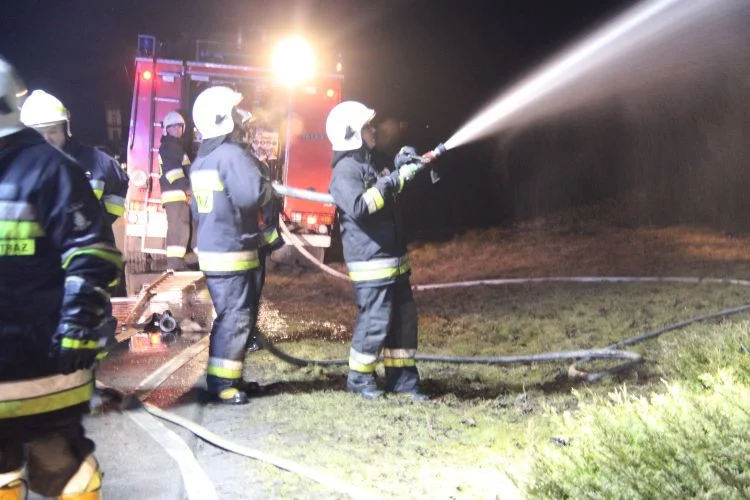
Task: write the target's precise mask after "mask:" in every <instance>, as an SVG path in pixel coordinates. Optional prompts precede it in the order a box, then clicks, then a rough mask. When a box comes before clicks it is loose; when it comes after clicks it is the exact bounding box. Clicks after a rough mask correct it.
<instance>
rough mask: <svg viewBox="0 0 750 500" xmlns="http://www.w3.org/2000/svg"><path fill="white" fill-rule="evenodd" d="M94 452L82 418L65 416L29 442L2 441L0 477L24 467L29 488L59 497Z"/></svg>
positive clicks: (3, 439) (0, 439) (20, 440)
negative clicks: (82, 423) (85, 432)
mask: <svg viewBox="0 0 750 500" xmlns="http://www.w3.org/2000/svg"><path fill="white" fill-rule="evenodd" d="M0 425H2V420H0ZM93 451H94V442H93V441H91V440H90V439H88V438H87V437H86V436H85V434H84V430H83V426H82V425H81V418H80V417H66V418H64V419H61V420H60V421H58V422H56V423H55V424H54V426H50V428H49V429H48V430H47V431H40V432H39V433H38V434H36V435H35V436H33V437H29V438H28V439H26V440H22V439H17V438H13V437H10V436H8V435H5V436H3V437H2V438H0V474H5V473H8V472H12V471H16V470H19V469H21V468H22V467H24V465H25V466H26V473H27V478H28V482H29V489H30V490H31V491H34V492H36V493H38V494H40V495H42V496H45V497H56V496H58V495H59V494H60V493H61V492H62V491H63V488H65V485H66V484H67V483H68V481H69V480H70V478H71V477H73V475H74V474H75V473H76V472H77V471H78V469H79V468H80V466H81V464H82V463H83V461H84V460H86V457H88V456H89V455H90V454H91V453H92V452H93Z"/></svg>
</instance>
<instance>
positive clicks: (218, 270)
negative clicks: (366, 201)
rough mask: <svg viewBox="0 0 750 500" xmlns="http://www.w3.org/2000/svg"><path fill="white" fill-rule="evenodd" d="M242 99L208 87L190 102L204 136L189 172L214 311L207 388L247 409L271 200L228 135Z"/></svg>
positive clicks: (252, 164) (239, 118)
mask: <svg viewBox="0 0 750 500" xmlns="http://www.w3.org/2000/svg"><path fill="white" fill-rule="evenodd" d="M241 100H242V94H240V93H238V92H235V91H234V90H232V89H230V88H228V87H222V86H219V87H211V88H208V89H206V90H204V91H203V92H201V94H200V95H198V97H197V98H196V100H195V104H194V106H193V122H194V123H195V126H196V128H197V129H198V131H199V132H200V134H201V137H202V142H201V145H200V148H199V149H198V155H197V157H196V159H195V161H194V162H193V165H192V167H191V169H190V183H191V185H192V188H193V199H192V210H193V214H194V215H195V216H196V217H197V219H198V264H199V265H200V269H201V271H203V273H204V274H205V275H206V284H207V286H208V291H209V293H210V294H211V299H212V301H213V303H214V308H215V309H216V318H215V319H214V324H213V327H212V329H211V341H210V346H209V360H208V368H207V375H206V385H207V388H208V391H209V393H210V394H211V395H212V396H213V398H214V399H215V400H216V401H218V402H221V403H226V404H244V403H247V394H246V393H245V391H244V389H247V388H248V387H249V385H248V384H247V383H245V382H243V380H242V369H243V366H244V360H245V353H246V350H247V345H248V341H249V338H250V335H251V333H252V331H253V329H254V328H255V323H256V321H257V316H258V301H259V295H260V292H259V290H258V283H259V281H258V280H259V277H258V273H259V268H260V262H259V259H258V246H259V245H260V227H259V217H260V209H261V207H262V206H263V205H265V204H266V203H267V202H268V200H269V199H270V197H271V196H272V194H271V192H272V189H271V186H270V184H268V183H267V181H265V180H264V179H263V177H262V176H261V175H260V171H259V169H258V165H257V162H256V161H255V160H254V158H253V156H252V155H250V154H249V153H248V151H247V150H246V149H245V148H244V147H243V146H242V145H241V144H237V143H236V142H235V141H233V140H232V132H233V131H234V130H235V128H236V127H238V126H239V125H241V124H242V122H243V121H246V120H247V119H248V117H249V113H248V112H247V111H244V110H242V109H240V108H238V105H239V103H240V101H241Z"/></svg>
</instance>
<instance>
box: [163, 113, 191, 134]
mask: <svg viewBox="0 0 750 500" xmlns="http://www.w3.org/2000/svg"><path fill="white" fill-rule="evenodd" d="M180 124H182V125H183V126H184V125H185V119H184V118H183V117H182V115H181V114H180V113H178V112H177V111H170V112H169V113H167V114H166V115H164V119H163V120H162V121H161V134H162V135H167V128H168V127H171V126H172V125H180Z"/></svg>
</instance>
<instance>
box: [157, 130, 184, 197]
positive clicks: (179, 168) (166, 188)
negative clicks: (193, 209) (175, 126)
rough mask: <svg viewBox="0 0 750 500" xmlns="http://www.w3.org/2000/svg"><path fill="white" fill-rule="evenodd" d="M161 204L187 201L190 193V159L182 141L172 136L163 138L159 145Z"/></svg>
mask: <svg viewBox="0 0 750 500" xmlns="http://www.w3.org/2000/svg"><path fill="white" fill-rule="evenodd" d="M159 169H160V172H159V173H160V174H161V177H160V178H159V186H160V187H161V202H162V203H172V202H175V201H182V202H185V201H187V199H188V198H187V195H186V193H187V192H188V191H190V180H189V178H188V174H189V172H190V159H189V158H188V157H187V155H186V154H185V151H184V149H183V147H182V140H181V139H178V138H177V137H172V136H171V135H165V136H164V137H162V138H161V144H160V145H159Z"/></svg>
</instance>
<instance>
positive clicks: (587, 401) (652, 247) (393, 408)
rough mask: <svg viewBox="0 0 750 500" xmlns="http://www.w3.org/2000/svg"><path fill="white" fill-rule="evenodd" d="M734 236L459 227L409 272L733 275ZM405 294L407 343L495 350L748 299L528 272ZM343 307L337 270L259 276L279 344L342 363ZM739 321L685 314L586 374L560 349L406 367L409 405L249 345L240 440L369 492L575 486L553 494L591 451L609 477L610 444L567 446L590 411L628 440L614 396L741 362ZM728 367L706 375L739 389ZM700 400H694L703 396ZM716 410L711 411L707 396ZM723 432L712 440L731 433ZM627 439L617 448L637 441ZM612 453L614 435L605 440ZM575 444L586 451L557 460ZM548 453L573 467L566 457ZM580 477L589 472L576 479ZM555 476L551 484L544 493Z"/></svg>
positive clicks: (731, 288)
mask: <svg viewBox="0 0 750 500" xmlns="http://www.w3.org/2000/svg"><path fill="white" fill-rule="evenodd" d="M574 222H575V221H574ZM552 227H554V228H555V229H554V230H551V228H552ZM561 228H565V229H564V230H563V229H561ZM749 243H750V241H748V240H745V239H741V238H740V239H738V238H732V239H729V238H726V237H724V236H723V235H722V234H719V233H714V232H711V231H708V230H702V229H690V228H667V229H638V230H623V229H616V228H612V227H605V226H593V227H592V226H584V225H581V224H579V223H577V222H575V223H570V221H559V220H558V221H552V222H544V221H542V222H541V223H540V222H537V223H535V224H531V225H527V226H525V227H520V228H516V229H515V230H513V231H501V230H488V231H482V232H474V233H469V234H465V235H462V236H460V237H457V238H455V239H454V240H452V241H450V242H448V243H443V244H440V245H438V244H418V245H414V248H412V251H411V256H412V263H413V268H414V277H413V282H414V283H435V282H447V281H458V280H466V279H479V278H501V277H531V276H535V277H545V276H577V275H589V276H596V275H603V276H697V277H718V278H739V279H747V278H750V244H749ZM415 296H416V301H417V305H418V308H419V313H420V342H421V344H420V352H422V353H438V354H446V355H447V354H455V355H506V354H530V353H539V352H546V351H562V350H568V349H581V348H591V347H603V346H605V345H607V344H610V343H612V342H615V341H618V340H621V339H623V338H628V337H632V336H635V335H637V334H639V333H642V332H644V331H648V330H651V329H654V328H657V327H660V326H663V325H666V324H670V323H673V322H676V321H680V320H683V319H687V318H690V317H693V316H697V315H702V314H706V313H709V312H712V311H716V310H720V309H724V308H728V307H734V306H739V305H744V304H750V287H743V286H738V285H717V284H706V283H700V284H673V283H650V284H644V283H629V284H596V283H593V284H575V283H552V284H550V283H541V284H523V285H512V286H482V287H476V288H466V289H449V290H435V291H425V292H416V295H415ZM355 312H356V311H355V308H354V305H353V301H352V292H351V289H350V285H349V284H348V283H343V282H339V281H336V280H335V279H334V278H330V277H328V276H327V275H324V274H322V273H318V272H310V271H304V272H303V271H299V270H294V269H285V268H282V267H277V268H275V269H274V270H272V272H271V273H270V276H269V279H268V285H267V289H266V292H265V297H264V309H263V315H262V325H263V327H264V329H265V330H266V332H267V333H268V334H269V336H270V337H272V338H274V339H276V340H277V341H278V342H279V344H278V345H279V346H280V347H281V348H283V349H285V350H287V351H288V352H289V353H291V354H293V355H296V356H300V357H305V358H315V359H323V358H328V359H331V358H333V359H344V358H346V355H347V352H348V341H349V339H350V331H351V326H352V324H353V319H354V315H355ZM749 320H750V315H747V314H740V315H736V316H731V317H728V318H726V319H724V320H721V321H719V320H716V321H710V322H704V323H698V324H694V325H691V326H689V327H687V328H685V329H682V330H677V331H674V332H670V333H666V334H664V335H663V336H661V337H659V338H657V339H655V340H651V341H648V342H644V343H641V344H638V345H636V346H634V347H633V348H632V349H633V350H635V351H637V352H640V353H642V354H644V356H645V358H646V362H645V363H644V364H643V365H641V366H640V367H638V368H637V369H634V370H631V371H628V372H625V373H622V374H620V375H618V376H617V377H611V378H607V379H605V380H604V381H602V382H600V383H598V384H585V383H583V382H580V381H574V380H570V379H568V377H567V375H566V374H567V370H568V365H569V363H566V362H555V363H539V364H533V365H509V366H486V365H455V364H445V363H442V364H440V363H422V364H421V366H420V371H421V374H422V378H423V386H424V389H425V391H426V392H427V393H428V394H429V395H430V396H432V398H433V399H432V400H431V401H430V402H428V403H422V404H418V403H413V402H411V401H408V400H404V399H401V398H398V397H390V398H386V399H383V400H380V401H363V400H360V399H359V398H357V397H353V396H350V395H348V394H346V393H344V392H343V387H344V384H345V373H346V370H345V368H343V367H342V368H326V369H323V368H317V367H311V368H294V367H291V366H289V365H286V364H283V363H281V362H280V361H278V360H276V359H275V358H273V357H271V356H270V355H269V354H267V353H263V352H261V353H256V354H252V355H251V358H250V360H249V361H250V362H249V363H248V365H249V367H248V371H249V373H248V374H247V376H248V377H251V378H255V379H257V380H259V381H261V382H262V383H263V384H265V389H266V394H265V397H261V398H258V399H257V400H256V401H254V403H253V404H254V405H255V406H256V407H257V408H258V412H254V413H253V415H254V417H253V418H254V419H255V421H256V424H255V425H258V424H259V422H258V415H263V416H262V419H261V420H262V425H266V426H268V431H269V432H268V433H267V437H266V438H265V441H264V442H263V443H260V444H258V446H260V447H267V449H268V450H269V451H273V452H274V453H276V454H278V455H282V456H284V457H286V458H289V459H293V460H296V461H298V462H300V463H303V464H307V465H310V466H314V467H317V468H319V469H320V470H323V471H325V472H327V473H329V474H331V475H334V476H336V477H337V478H339V479H341V480H344V481H347V482H349V483H351V484H355V485H358V486H360V487H362V488H366V489H368V490H370V491H376V492H377V494H378V495H379V496H390V497H394V498H446V499H449V498H524V497H527V496H528V497H533V496H537V497H542V498H555V497H568V498H577V497H580V496H581V490H574V489H568V490H566V489H565V487H566V486H565V477H568V478H569V479H570V478H576V479H580V481H579V483H580V484H583V485H586V484H590V485H594V484H595V481H593V479H592V478H597V477H600V476H598V475H597V474H596V472H595V471H594V469H596V467H594V468H593V469H592V466H591V464H594V465H596V464H597V463H598V462H597V461H599V462H601V464H600V465H601V467H600V469H601V471H607V474H609V476H607V477H608V478H609V479H608V480H609V481H610V482H613V481H614V480H613V479H612V470H616V469H611V468H610V469H608V468H607V467H606V466H605V465H606V463H609V462H607V460H609V459H611V456H610V455H611V454H610V455H607V454H606V453H603V452H602V453H599V455H596V454H595V453H593V452H592V453H593V454H590V455H582V454H580V452H581V450H582V449H583V450H588V449H592V450H599V448H597V447H596V446H595V445H593V444H591V443H592V442H594V441H593V440H597V439H598V441H596V442H602V441H606V436H607V435H608V434H607V430H608V429H609V428H608V427H607V425H605V424H602V422H607V421H608V420H607V419H615V420H617V421H619V422H624V423H627V425H625V424H623V425H613V426H612V429H616V430H617V431H618V432H619V434H618V435H617V436H618V439H621V440H622V441H623V442H624V443H630V444H631V445H632V443H633V441H632V440H630V441H628V436H627V429H628V428H631V427H632V425H631V424H632V422H631V421H630V420H629V419H631V416H632V413H629V412H630V411H631V410H632V408H631V406H632V407H635V406H637V405H636V403H633V402H631V399H629V398H636V399H637V398H644V399H640V400H639V401H647V402H648V401H650V399H649V397H650V396H649V395H650V394H653V393H657V394H669V390H670V389H669V387H673V386H669V385H666V384H665V381H666V382H667V384H680V387H683V388H684V390H685V391H688V392H690V393H691V394H693V393H698V392H696V391H704V390H705V388H706V383H705V380H706V379H705V377H706V376H715V377H722V376H724V377H726V376H727V375H720V374H722V373H725V372H723V371H722V370H725V369H727V368H736V367H737V366H738V365H740V366H743V365H741V364H742V363H743V362H746V359H747V350H746V349H745V351H744V352H743V351H742V350H741V349H739V348H738V347H737V346H740V345H747V338H746V337H747V332H748V321H749ZM289 340H294V342H289ZM743 342H746V343H744V344H743ZM704 374H709V375H704ZM729 377H730V378H731V380H732V382H726V383H724V382H722V383H724V385H723V386H722V387H724V389H725V390H727V391H728V390H730V389H728V388H727V387H730V388H731V390H735V391H739V393H740V394H745V395H746V389H744V388H745V387H747V386H744V385H743V384H744V379H743V378H742V376H739V381H737V380H735V379H736V377H735V375H731V376H729ZM732 377H735V378H732ZM722 380H724V379H722ZM735 382H736V383H735ZM727 384H728V385H727ZM733 384H734V385H733ZM714 385H715V386H716V385H717V384H714ZM718 385H721V384H718ZM618 391H619V392H618ZM691 391H692V392H691ZM743 391H744V392H743ZM613 393H615V394H620V395H623V394H626V396H622V397H621V399H622V402H621V404H619V405H618V406H617V408H616V409H612V408H613V407H612V397H611V396H610V395H611V394H613ZM696 397H697V396H696ZM701 397H703V396H701ZM705 397H706V398H707V399H706V400H710V399H711V395H710V394H708V395H705ZM714 399H715V400H717V401H718V400H720V398H718V397H715V398H714ZM696 401H698V400H696ZM712 401H713V400H712ZM641 404H642V403H641ZM696 404H697V403H696ZM696 404H694V405H692V406H691V407H692V408H695V407H696ZM705 404H707V405H708V404H710V403H705ZM629 405H631V406H629ZM688 406H690V405H688ZM608 408H609V409H608ZM716 411H717V412H718V413H717V414H719V415H721V414H722V409H721V408H719V409H717V410H716ZM597 412H598V413H597ZM741 413H742V412H741V411H738V414H741ZM628 415H631V416H628ZM684 415H688V416H689V415H690V414H689V413H684ZM653 418H660V417H659V416H658V415H657V416H656V417H653ZM618 419H619V420H618ZM589 421H593V422H595V423H596V422H599V423H600V425H599V429H600V431H601V433H600V434H598V435H594V434H595V433H592V434H591V436H593V437H591V436H590V435H589V434H586V436H587V439H591V440H592V441H591V442H590V443H589V445H588V446H587V447H584V448H581V447H576V446H574V445H570V446H557V445H560V444H570V443H571V442H575V441H574V440H573V441H571V436H578V435H583V434H584V433H583V431H582V430H581V429H582V427H580V423H581V422H589ZM696 421H698V420H696ZM707 422H711V421H710V420H707ZM576 425H578V427H576ZM592 425H593V424H592ZM706 425H708V424H706ZM592 428H596V425H593V427H592ZM730 430H732V429H730ZM587 432H588V431H587ZM613 432H614V431H613ZM732 432H734V431H732ZM732 432H729V431H728V433H727V434H726V435H722V436H721V439H723V440H725V441H726V440H730V439H731V438H733V437H736V433H735V434H732ZM602 433H603V434H602ZM643 435H647V434H643ZM602 436H605V438H603V437H602ZM717 439H719V438H717ZM647 442H648V441H647ZM675 442H679V441H675ZM727 442H728V441H727ZM722 443H724V444H726V442H724V441H722ZM644 446H645V445H643V443H641V445H639V446H636V445H632V447H634V449H638V450H640V449H642V448H644ZM558 449H559V450H563V451H562V452H561V453H568V452H569V451H570V450H574V451H572V452H571V453H573V455H570V456H566V457H567V458H564V459H561V458H560V456H559V455H555V453H556V452H557V451H558ZM278 450H282V451H281V452H279V451H278ZM550 450H552V451H550ZM575 450H577V451H575ZM622 450H627V447H625V446H624V445H623V447H621V448H618V449H617V452H618V453H622ZM575 453H579V455H575ZM663 453H669V450H666V451H664V452H663ZM585 456H589V457H594V458H590V459H588V461H587V460H584V459H580V460H579V459H575V460H574V459H573V458H575V457H578V458H580V457H585ZM571 457H573V458H571ZM561 460H562V463H572V464H578V465H581V464H583V465H581V466H580V467H579V468H570V469H566V468H564V467H562V466H561V465H560V463H561ZM623 463H625V462H623ZM610 465H611V464H610ZM550 470H554V471H558V474H557V475H555V474H552V473H551V472H550ZM592 471H593V472H592ZM641 472H643V471H641ZM263 474H264V477H265V478H266V481H267V483H268V484H267V487H268V488H269V491H275V492H276V493H277V495H276V496H278V497H283V498H311V497H313V496H314V497H316V498H319V497H330V498H337V497H338V496H337V494H335V493H331V492H327V491H326V490H325V489H324V488H323V489H321V488H319V487H315V488H314V489H313V490H309V482H308V481H307V480H305V479H300V478H297V477H296V476H293V475H291V474H288V475H286V476H288V477H286V476H285V477H284V480H283V481H281V482H279V479H278V478H279V476H278V472H277V471H275V470H273V469H272V468H270V467H269V468H268V469H264V473H263ZM566 474H567V476H566ZM740 476H741V474H740ZM740 476H737V477H740ZM540 477H548V478H554V480H555V481H556V482H554V484H553V482H550V481H547V482H544V481H540V480H539V478H540ZM701 477H702V478H703V477H704V476H701ZM722 477H728V476H727V475H726V474H724V476H722V475H721V473H720V472H716V473H714V474H713V476H711V475H706V476H705V478H704V479H705V481H708V482H710V481H711V480H712V478H713V480H715V481H716V480H718V481H720V480H721V478H722ZM732 477H734V476H732ZM586 478H588V479H592V482H590V483H586V482H585V481H583V480H584V479H586ZM716 478H719V479H716ZM702 480H703V479H702ZM614 482H616V481H614ZM560 485H562V486H560ZM557 486H560V488H562V489H558V490H556V489H555V488H556V487H557ZM654 487H655V488H658V487H660V486H659V485H658V484H657V485H656V486H654ZM590 488H594V486H590ZM311 491H312V492H314V493H311ZM589 491H594V492H596V491H599V493H598V494H595V493H594V494H591V495H590V496H591V497H592V498H639V497H647V496H648V495H647V494H645V493H644V494H643V495H640V494H639V493H638V490H625V489H623V490H622V491H625V492H626V493H624V494H622V495H619V496H618V495H617V494H613V493H612V491H607V490H589ZM627 491H630V493H632V492H635V493H632V494H627ZM657 491H658V490H657ZM674 491H682V493H683V494H684V493H685V491H683V490H676V489H675V490H674ZM748 491H750V490H748ZM641 493H643V492H641ZM311 495H312V496H311ZM718 497H722V498H726V497H730V498H731V497H732V496H731V495H729V496H727V495H723V496H722V495H721V494H719V496H718ZM738 498H739V496H738Z"/></svg>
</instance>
